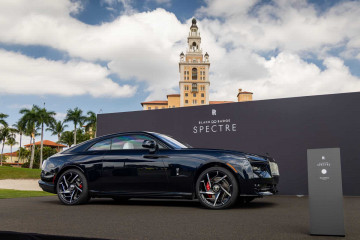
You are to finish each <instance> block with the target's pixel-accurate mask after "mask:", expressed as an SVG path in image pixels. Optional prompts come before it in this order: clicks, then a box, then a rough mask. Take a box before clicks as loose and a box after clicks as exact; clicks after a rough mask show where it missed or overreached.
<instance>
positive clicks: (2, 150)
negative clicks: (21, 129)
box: [0, 139, 5, 166]
mask: <svg viewBox="0 0 360 240" xmlns="http://www.w3.org/2000/svg"><path fill="white" fill-rule="evenodd" d="M4 145H5V139H4V141H3V143H2V149H1V165H0V166H2V162H3V156H4Z"/></svg>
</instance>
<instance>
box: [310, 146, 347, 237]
mask: <svg viewBox="0 0 360 240" xmlns="http://www.w3.org/2000/svg"><path fill="white" fill-rule="evenodd" d="M307 162H308V164H307V165H308V173H309V176H308V181H309V209H310V234H312V235H333V236H345V228H344V210H343V208H344V207H343V193H342V185H341V160H340V149H339V148H325V149H308V151H307Z"/></svg>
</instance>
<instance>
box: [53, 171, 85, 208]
mask: <svg viewBox="0 0 360 240" xmlns="http://www.w3.org/2000/svg"><path fill="white" fill-rule="evenodd" d="M56 189H57V194H58V197H59V199H60V201H61V202H62V203H63V204H65V205H76V204H83V203H86V202H87V201H89V199H90V198H89V191H88V184H87V181H86V178H85V175H84V174H83V173H82V172H81V171H79V170H78V169H69V170H66V171H65V172H64V173H62V174H61V175H60V177H59V179H58V181H57V184H56Z"/></svg>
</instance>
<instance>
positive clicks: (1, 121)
mask: <svg viewBox="0 0 360 240" xmlns="http://www.w3.org/2000/svg"><path fill="white" fill-rule="evenodd" d="M8 116H9V115H6V114H4V113H0V124H2V125H3V127H7V126H8V124H7V122H6V121H5V118H7V117H8Z"/></svg>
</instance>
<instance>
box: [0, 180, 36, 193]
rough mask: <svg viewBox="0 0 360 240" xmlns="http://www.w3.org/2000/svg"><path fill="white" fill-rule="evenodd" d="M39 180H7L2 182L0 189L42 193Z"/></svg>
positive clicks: (0, 182)
mask: <svg viewBox="0 0 360 240" xmlns="http://www.w3.org/2000/svg"><path fill="white" fill-rule="evenodd" d="M38 181H39V179H5V180H0V189H15V190H29V191H30V190H32V191H42V189H41V188H40V187H39V184H38Z"/></svg>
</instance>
